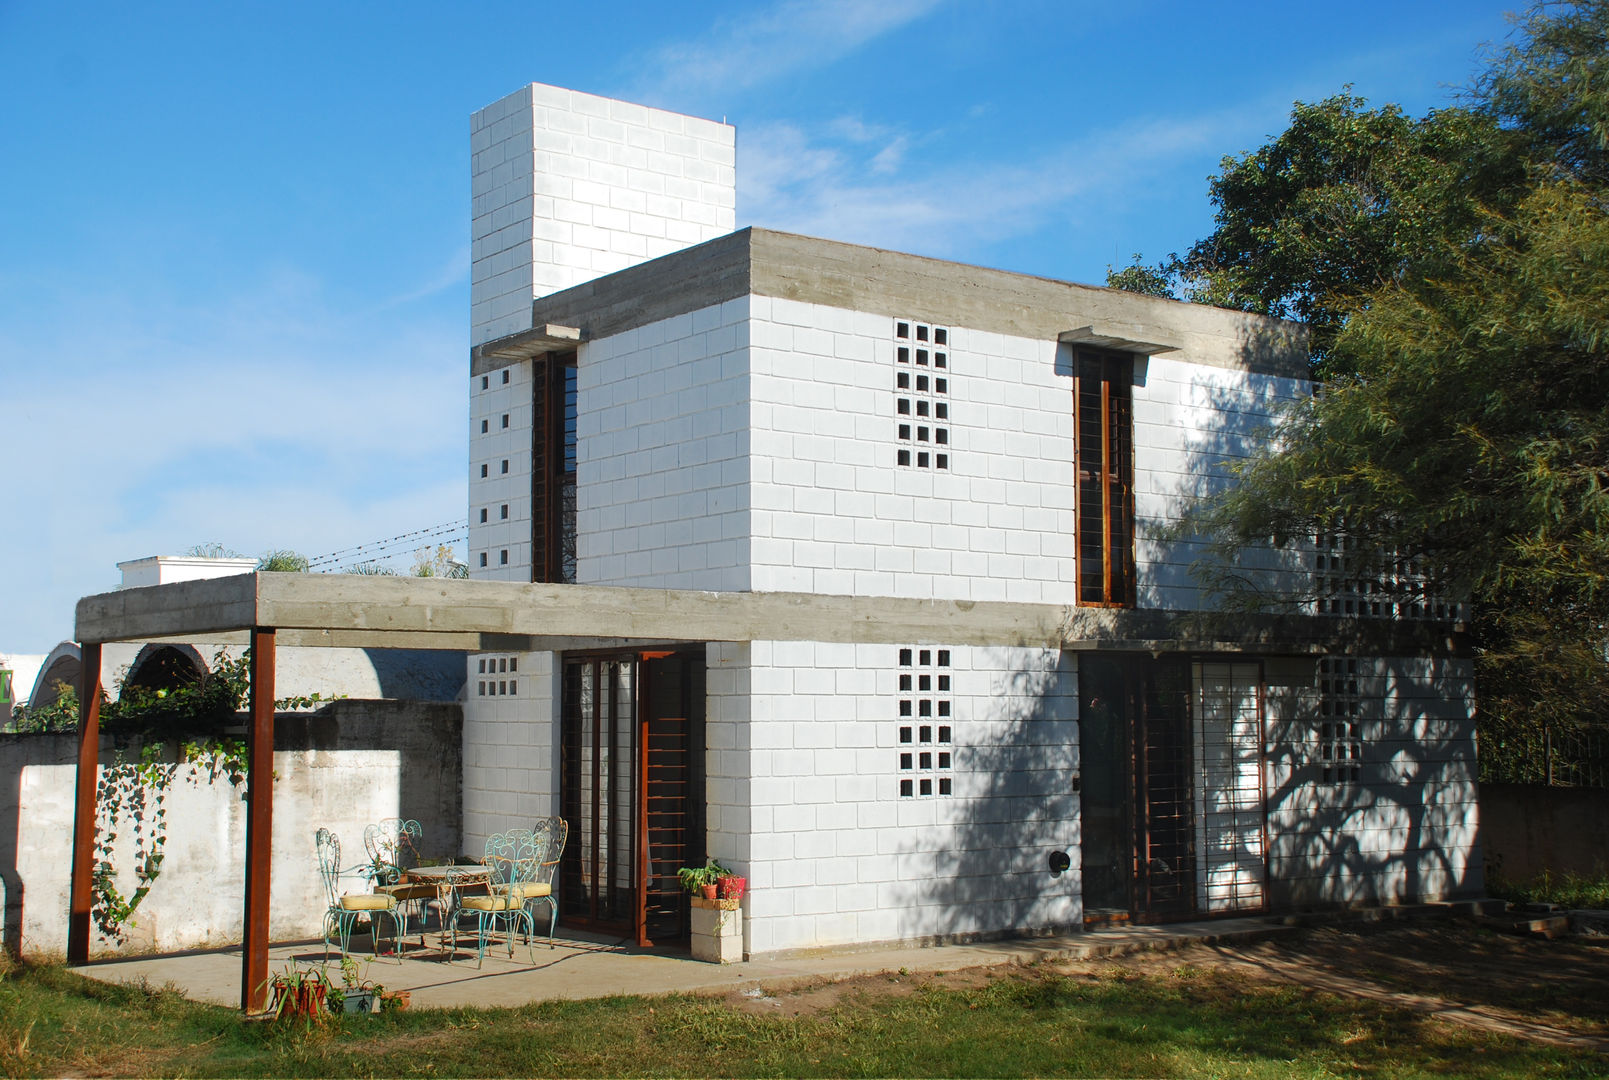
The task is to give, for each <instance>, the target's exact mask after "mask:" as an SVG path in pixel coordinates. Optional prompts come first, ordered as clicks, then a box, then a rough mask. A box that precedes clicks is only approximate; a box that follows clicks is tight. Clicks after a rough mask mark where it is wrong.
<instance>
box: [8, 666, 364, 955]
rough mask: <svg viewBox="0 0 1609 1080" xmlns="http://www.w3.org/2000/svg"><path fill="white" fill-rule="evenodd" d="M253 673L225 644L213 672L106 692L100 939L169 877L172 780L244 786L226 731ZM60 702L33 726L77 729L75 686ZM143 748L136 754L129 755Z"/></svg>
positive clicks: (297, 700)
mask: <svg viewBox="0 0 1609 1080" xmlns="http://www.w3.org/2000/svg"><path fill="white" fill-rule="evenodd" d="M250 672H251V652H250V650H247V651H246V653H245V655H243V656H240V657H238V658H231V657H230V656H229V655H228V654H227V653H226V652H225V651H224V650H222V649H220V650H218V652H217V653H216V654H215V655H214V656H213V659H212V666H211V668H210V669H209V670H208V671H207V672H206V673H205V674H203V675H201V676H200V677H199V678H197V679H196V680H195V681H194V682H190V683H185V684H182V685H179V686H177V687H173V688H170V689H151V688H149V687H141V686H129V685H127V683H126V681H124V680H119V687H118V696H117V699H116V700H115V701H110V700H107V699H105V698H104V697H103V698H102V701H101V726H102V729H103V730H104V731H106V732H107V733H108V734H111V735H112V736H113V737H114V738H115V739H116V740H117V745H118V749H116V750H115V751H114V752H113V758H112V761H111V763H110V764H108V765H106V766H104V767H103V768H102V769H101V771H100V776H99V778H98V780H97V782H96V791H95V794H96V813H95V826H96V828H95V852H94V864H93V865H94V868H93V870H92V871H91V874H90V881H91V893H92V896H91V903H90V916H91V918H92V919H93V920H94V922H95V925H96V926H97V927H98V928H99V930H100V932H101V934H102V936H104V937H106V938H109V939H111V940H113V941H119V942H120V941H122V940H124V938H125V937H126V936H127V925H128V923H129V922H130V920H132V918H133V916H134V913H135V912H136V911H137V910H138V909H139V907H140V904H141V903H142V902H143V901H144V900H145V898H146V897H147V896H148V895H149V894H150V892H151V887H152V886H153V885H154V884H155V883H156V880H157V878H158V877H160V876H161V874H162V861H163V858H164V854H165V849H166V847H167V842H168V811H167V802H168V796H169V794H170V793H171V792H172V788H173V782H174V780H175V779H176V778H177V777H178V776H180V775H181V774H182V775H184V776H185V778H186V780H187V781H188V782H189V783H190V784H191V785H192V786H200V785H201V784H202V783H203V782H205V783H208V784H216V783H218V782H219V781H220V780H227V781H228V782H229V783H230V785H231V786H233V787H235V788H242V787H243V785H244V784H245V782H246V777H247V772H248V765H249V759H248V758H247V755H246V744H245V742H244V740H242V739H238V738H233V737H230V736H228V735H225V734H224V733H223V729H225V728H227V727H228V726H230V725H233V724H235V723H236V722H237V718H238V714H239V711H240V709H241V707H242V705H243V704H244V702H245V700H246V696H247V694H248V693H249V691H250V689H251V676H250ZM330 700H333V699H332V698H327V697H324V696H322V695H319V694H311V695H297V696H295V697H288V698H284V699H282V700H278V701H275V702H274V707H275V708H276V709H305V708H311V707H314V706H316V705H320V704H323V703H324V702H327V701H330ZM53 708H54V709H55V710H56V711H57V712H59V713H60V714H61V716H60V717H54V718H53V720H54V722H53V723H50V724H44V723H41V724H39V725H38V726H37V727H35V728H34V730H41V729H43V730H51V729H56V730H59V729H60V728H63V727H76V726H77V724H78V699H77V696H76V695H75V694H73V693H72V692H71V688H70V687H69V688H65V691H64V693H63V695H62V698H61V700H59V701H58V702H57V704H56V705H55V706H54V707H53ZM41 719H43V718H41ZM58 725H59V726H58ZM136 745H137V746H138V751H137V755H135V756H131V754H130V753H126V752H125V749H124V748H126V747H132V746H136ZM241 797H242V798H244V797H245V792H244V791H242V792H241ZM119 837H122V838H123V839H124V841H125V843H126V844H129V845H132V850H133V858H134V865H133V871H134V888H133V889H132V890H131V891H130V892H129V893H128V895H126V896H125V895H124V894H123V891H122V890H121V889H120V888H119V887H118V885H117V870H116V867H115V866H114V865H113V862H112V858H113V850H114V847H115V846H116V844H117V842H118V839H119Z"/></svg>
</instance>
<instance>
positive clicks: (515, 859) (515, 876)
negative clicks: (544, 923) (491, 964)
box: [459, 829, 551, 967]
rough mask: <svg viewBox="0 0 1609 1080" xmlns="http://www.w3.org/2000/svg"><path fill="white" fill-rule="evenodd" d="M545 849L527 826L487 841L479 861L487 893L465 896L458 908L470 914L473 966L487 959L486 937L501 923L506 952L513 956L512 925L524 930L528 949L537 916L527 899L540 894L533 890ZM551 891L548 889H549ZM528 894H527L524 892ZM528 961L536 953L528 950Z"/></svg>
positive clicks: (544, 843) (533, 958) (543, 841)
mask: <svg viewBox="0 0 1609 1080" xmlns="http://www.w3.org/2000/svg"><path fill="white" fill-rule="evenodd" d="M546 852H547V845H546V840H545V838H544V839H543V840H541V841H539V840H538V839H537V837H536V835H535V834H534V833H532V832H531V831H530V830H528V829H512V830H510V831H508V832H504V833H498V834H496V835H495V836H492V837H489V838H488V839H487V841H486V855H485V857H484V858H482V859H481V862H482V863H483V864H484V865H485V866H486V871H487V874H488V879H487V885H486V895H484V896H466V897H464V899H463V901H462V903H461V904H460V905H459V911H460V912H464V913H471V912H472V913H473V914H474V915H475V917H476V920H477V924H476V927H475V966H476V967H479V966H480V965H481V963H482V962H483V961H484V960H485V958H486V939H487V937H488V936H489V935H490V934H491V933H492V932H494V931H495V930H496V929H497V927H498V925H499V924H501V925H502V928H503V933H504V935H505V936H506V937H507V938H508V955H509V958H510V959H512V958H513V956H514V928H515V926H516V925H517V926H519V927H521V928H522V929H523V930H524V931H525V944H526V946H527V947H528V948H529V947H530V944H531V935H532V934H533V933H535V931H536V919H535V918H534V917H533V915H532V914H531V911H530V909H529V908H528V907H527V906H526V902H527V900H528V899H532V898H534V897H535V896H536V895H539V894H537V893H535V892H534V891H533V887H534V886H535V885H536V879H537V876H538V874H540V872H541V868H542V862H543V859H544V857H545V855H546ZM549 892H550V893H551V888H549ZM528 893H530V895H529V896H528V895H527V894H528ZM531 962H532V963H533V964H534V963H535V962H536V952H535V950H534V949H532V951H531Z"/></svg>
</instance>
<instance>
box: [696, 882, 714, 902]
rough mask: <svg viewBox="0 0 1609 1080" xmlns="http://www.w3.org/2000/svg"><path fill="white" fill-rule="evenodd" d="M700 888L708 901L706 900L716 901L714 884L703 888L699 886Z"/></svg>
mask: <svg viewBox="0 0 1609 1080" xmlns="http://www.w3.org/2000/svg"><path fill="white" fill-rule="evenodd" d="M699 888H700V890H701V891H702V892H703V893H704V899H706V900H713V899H715V886H714V885H713V884H710V885H701V886H699Z"/></svg>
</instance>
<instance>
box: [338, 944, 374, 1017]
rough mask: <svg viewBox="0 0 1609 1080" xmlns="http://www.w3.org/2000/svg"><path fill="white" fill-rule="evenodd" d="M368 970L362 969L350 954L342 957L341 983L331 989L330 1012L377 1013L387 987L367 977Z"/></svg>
mask: <svg viewBox="0 0 1609 1080" xmlns="http://www.w3.org/2000/svg"><path fill="white" fill-rule="evenodd" d="M366 974H367V970H366V969H365V970H363V971H360V970H359V969H358V962H357V961H356V960H354V959H352V958H351V957H350V956H343V957H341V985H340V986H338V987H331V988H330V990H329V1002H330V1012H341V1013H377V1012H379V1011H380V999H381V996H382V995H383V994H384V993H385V987H383V986H381V985H380V984H379V983H377V982H375V981H374V980H372V979H369V978H366V977H365V975H366Z"/></svg>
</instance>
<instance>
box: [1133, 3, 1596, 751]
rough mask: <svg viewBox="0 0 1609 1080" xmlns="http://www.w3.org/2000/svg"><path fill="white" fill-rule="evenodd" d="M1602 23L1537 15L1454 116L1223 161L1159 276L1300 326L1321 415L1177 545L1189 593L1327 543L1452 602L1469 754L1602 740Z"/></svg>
mask: <svg viewBox="0 0 1609 1080" xmlns="http://www.w3.org/2000/svg"><path fill="white" fill-rule="evenodd" d="M1606 56H1609V0H1592V2H1588V3H1576V4H1547V5H1539V6H1537V7H1535V8H1533V9H1532V10H1531V11H1530V13H1529V14H1527V15H1526V16H1525V17H1524V18H1523V19H1521V20H1520V21H1519V31H1518V34H1517V36H1516V39H1515V40H1514V42H1513V43H1511V44H1510V45H1508V46H1507V47H1505V48H1504V49H1502V50H1501V51H1498V52H1496V53H1494V54H1492V57H1491V61H1490V65H1489V67H1488V68H1487V70H1486V71H1485V72H1484V73H1483V74H1482V75H1481V76H1480V77H1479V78H1478V79H1477V80H1476V83H1475V85H1474V87H1473V89H1471V90H1470V91H1468V92H1466V94H1465V95H1464V100H1463V103H1462V104H1461V105H1460V106H1458V107H1456V108H1450V109H1446V110H1441V111H1438V112H1434V113H1431V114H1429V115H1428V116H1426V117H1425V118H1423V119H1422V120H1414V119H1411V118H1408V117H1405V116H1403V115H1402V113H1401V112H1400V110H1397V109H1396V108H1395V107H1389V106H1388V107H1386V108H1384V109H1368V108H1366V107H1365V104H1364V103H1363V102H1362V101H1361V100H1359V99H1356V98H1352V97H1349V96H1346V95H1342V96H1339V97H1336V98H1331V99H1329V100H1328V101H1326V102H1322V103H1320V104H1319V105H1316V106H1307V105H1298V106H1297V108H1296V111H1295V112H1294V113H1293V114H1292V124H1291V128H1290V129H1289V130H1287V131H1286V132H1285V133H1284V134H1282V135H1281V136H1280V137H1279V138H1277V139H1276V140H1274V141H1273V142H1272V143H1270V144H1269V146H1266V147H1264V148H1262V149H1261V150H1258V151H1255V152H1253V153H1251V154H1247V155H1243V156H1242V157H1240V158H1232V159H1225V164H1224V171H1223V173H1222V174H1221V175H1220V176H1219V177H1218V178H1217V179H1216V180H1214V182H1213V188H1212V195H1213V199H1214V202H1215V203H1216V205H1217V206H1218V217H1217V227H1216V228H1215V230H1214V231H1213V233H1212V234H1211V235H1210V236H1209V237H1208V238H1206V239H1205V240H1203V241H1201V242H1200V243H1198V244H1196V245H1194V246H1193V247H1192V248H1191V249H1190V251H1189V253H1188V254H1187V255H1186V256H1184V257H1174V258H1173V259H1172V260H1170V261H1169V262H1168V263H1165V264H1163V266H1161V267H1159V268H1158V272H1159V273H1167V274H1169V275H1171V280H1172V281H1174V282H1176V283H1177V284H1178V287H1179V289H1180V291H1181V292H1182V293H1183V294H1184V295H1186V296H1187V297H1189V298H1192V299H1196V300H1204V301H1207V302H1212V303H1218V304H1221V305H1223V306H1228V307H1235V308H1240V309H1244V310H1251V311H1260V312H1264V313H1268V314H1273V315H1288V316H1295V317H1298V318H1302V319H1306V320H1308V321H1310V322H1312V323H1313V325H1314V329H1315V336H1314V343H1315V359H1316V361H1318V364H1317V367H1318V370H1319V371H1320V373H1322V374H1323V375H1325V376H1327V381H1326V382H1325V385H1324V387H1323V391H1322V393H1320V394H1318V395H1317V396H1315V397H1314V398H1312V399H1311V400H1306V401H1303V402H1301V403H1300V404H1298V405H1297V406H1295V407H1294V409H1293V410H1292V411H1291V413H1290V414H1289V415H1288V416H1287V417H1286V418H1285V419H1284V422H1283V427H1282V429H1281V431H1280V438H1279V440H1277V442H1275V443H1273V444H1270V447H1269V449H1268V450H1266V451H1265V452H1264V453H1263V454H1262V455H1261V456H1260V457H1258V458H1255V459H1253V460H1252V461H1250V462H1249V463H1248V464H1247V465H1246V466H1244V467H1243V468H1242V469H1241V470H1240V475H1239V483H1238V485H1237V486H1236V487H1235V488H1234V489H1232V490H1230V491H1229V492H1227V493H1226V494H1224V495H1223V496H1221V497H1219V498H1216V499H1213V500H1210V501H1207V502H1205V503H1204V504H1202V506H1201V507H1200V508H1199V509H1198V510H1197V511H1196V513H1195V515H1194V517H1193V520H1192V521H1191V522H1190V523H1189V524H1188V526H1187V527H1189V528H1193V529H1195V530H1197V531H1198V532H1199V533H1200V534H1201V535H1203V536H1205V537H1206V538H1207V539H1208V540H1209V541H1210V543H1211V545H1212V547H1213V549H1214V553H1215V555H1216V560H1207V561H1206V563H1205V564H1204V569H1205V573H1206V574H1207V577H1208V580H1209V581H1210V582H1212V583H1213V584H1214V585H1216V586H1218V587H1220V588H1221V590H1222V591H1223V592H1224V594H1225V595H1226V596H1227V597H1228V599H1229V601H1230V602H1231V603H1235V604H1245V605H1253V604H1258V603H1263V602H1267V601H1269V600H1271V599H1279V600H1289V599H1290V597H1281V598H1274V597H1269V596H1266V595H1259V594H1257V593H1256V592H1255V591H1254V590H1253V589H1252V588H1251V587H1250V586H1249V585H1248V583H1247V580H1248V579H1246V578H1244V577H1243V576H1240V575H1236V574H1235V573H1234V571H1233V567H1234V564H1235V561H1236V559H1237V558H1238V555H1239V553H1240V552H1241V551H1242V550H1244V549H1245V548H1246V547H1248V546H1251V545H1257V544H1266V543H1269V542H1273V543H1274V544H1276V545H1287V544H1293V543H1298V542H1302V541H1304V540H1306V539H1308V538H1311V537H1312V536H1313V535H1315V534H1322V533H1337V532H1339V533H1343V534H1346V535H1347V536H1348V537H1349V538H1350V539H1351V540H1352V541H1353V542H1354V543H1355V546H1356V548H1357V549H1358V551H1359V557H1360V558H1362V559H1364V560H1365V561H1366V562H1367V561H1368V560H1370V559H1372V560H1373V561H1374V563H1375V565H1374V567H1373V571H1374V572H1371V571H1370V568H1369V567H1368V566H1367V565H1365V566H1364V567H1363V568H1362V572H1363V574H1364V575H1365V576H1378V577H1379V578H1382V579H1386V580H1389V579H1390V577H1391V576H1392V575H1391V574H1389V573H1388V572H1387V571H1388V570H1389V569H1390V567H1389V566H1388V565H1387V564H1388V563H1391V562H1392V561H1394V560H1396V559H1397V558H1399V557H1407V558H1410V559H1412V560H1413V561H1414V563H1415V564H1416V566H1417V567H1418V569H1419V570H1420V571H1421V572H1422V574H1423V575H1424V576H1423V581H1422V587H1423V588H1426V589H1429V590H1431V591H1434V592H1436V593H1439V594H1440V595H1443V596H1462V597H1467V598H1469V600H1470V601H1471V609H1472V611H1473V621H1472V627H1471V628H1472V632H1473V637H1474V641H1475V644H1476V649H1477V689H1478V691H1479V696H1480V707H1481V725H1482V732H1483V738H1485V739H1487V743H1486V745H1487V746H1488V747H1490V745H1491V741H1492V738H1493V736H1494V734H1495V735H1497V736H1499V737H1503V733H1505V732H1507V733H1509V734H1512V735H1514V736H1515V737H1516V739H1519V738H1520V737H1522V736H1523V737H1527V738H1528V737H1529V736H1528V734H1527V733H1529V732H1534V731H1536V730H1538V729H1540V728H1543V727H1546V728H1549V729H1559V728H1568V727H1571V726H1580V725H1586V724H1609V548H1606V540H1605V536H1606V528H1605V527H1606V526H1609V504H1606V494H1605V491H1606V489H1609V396H1606V395H1609V354H1606V349H1609V214H1606V204H1605V180H1606V172H1609V171H1606V168H1605V163H1606V161H1609V153H1606V147H1609V61H1606Z"/></svg>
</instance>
